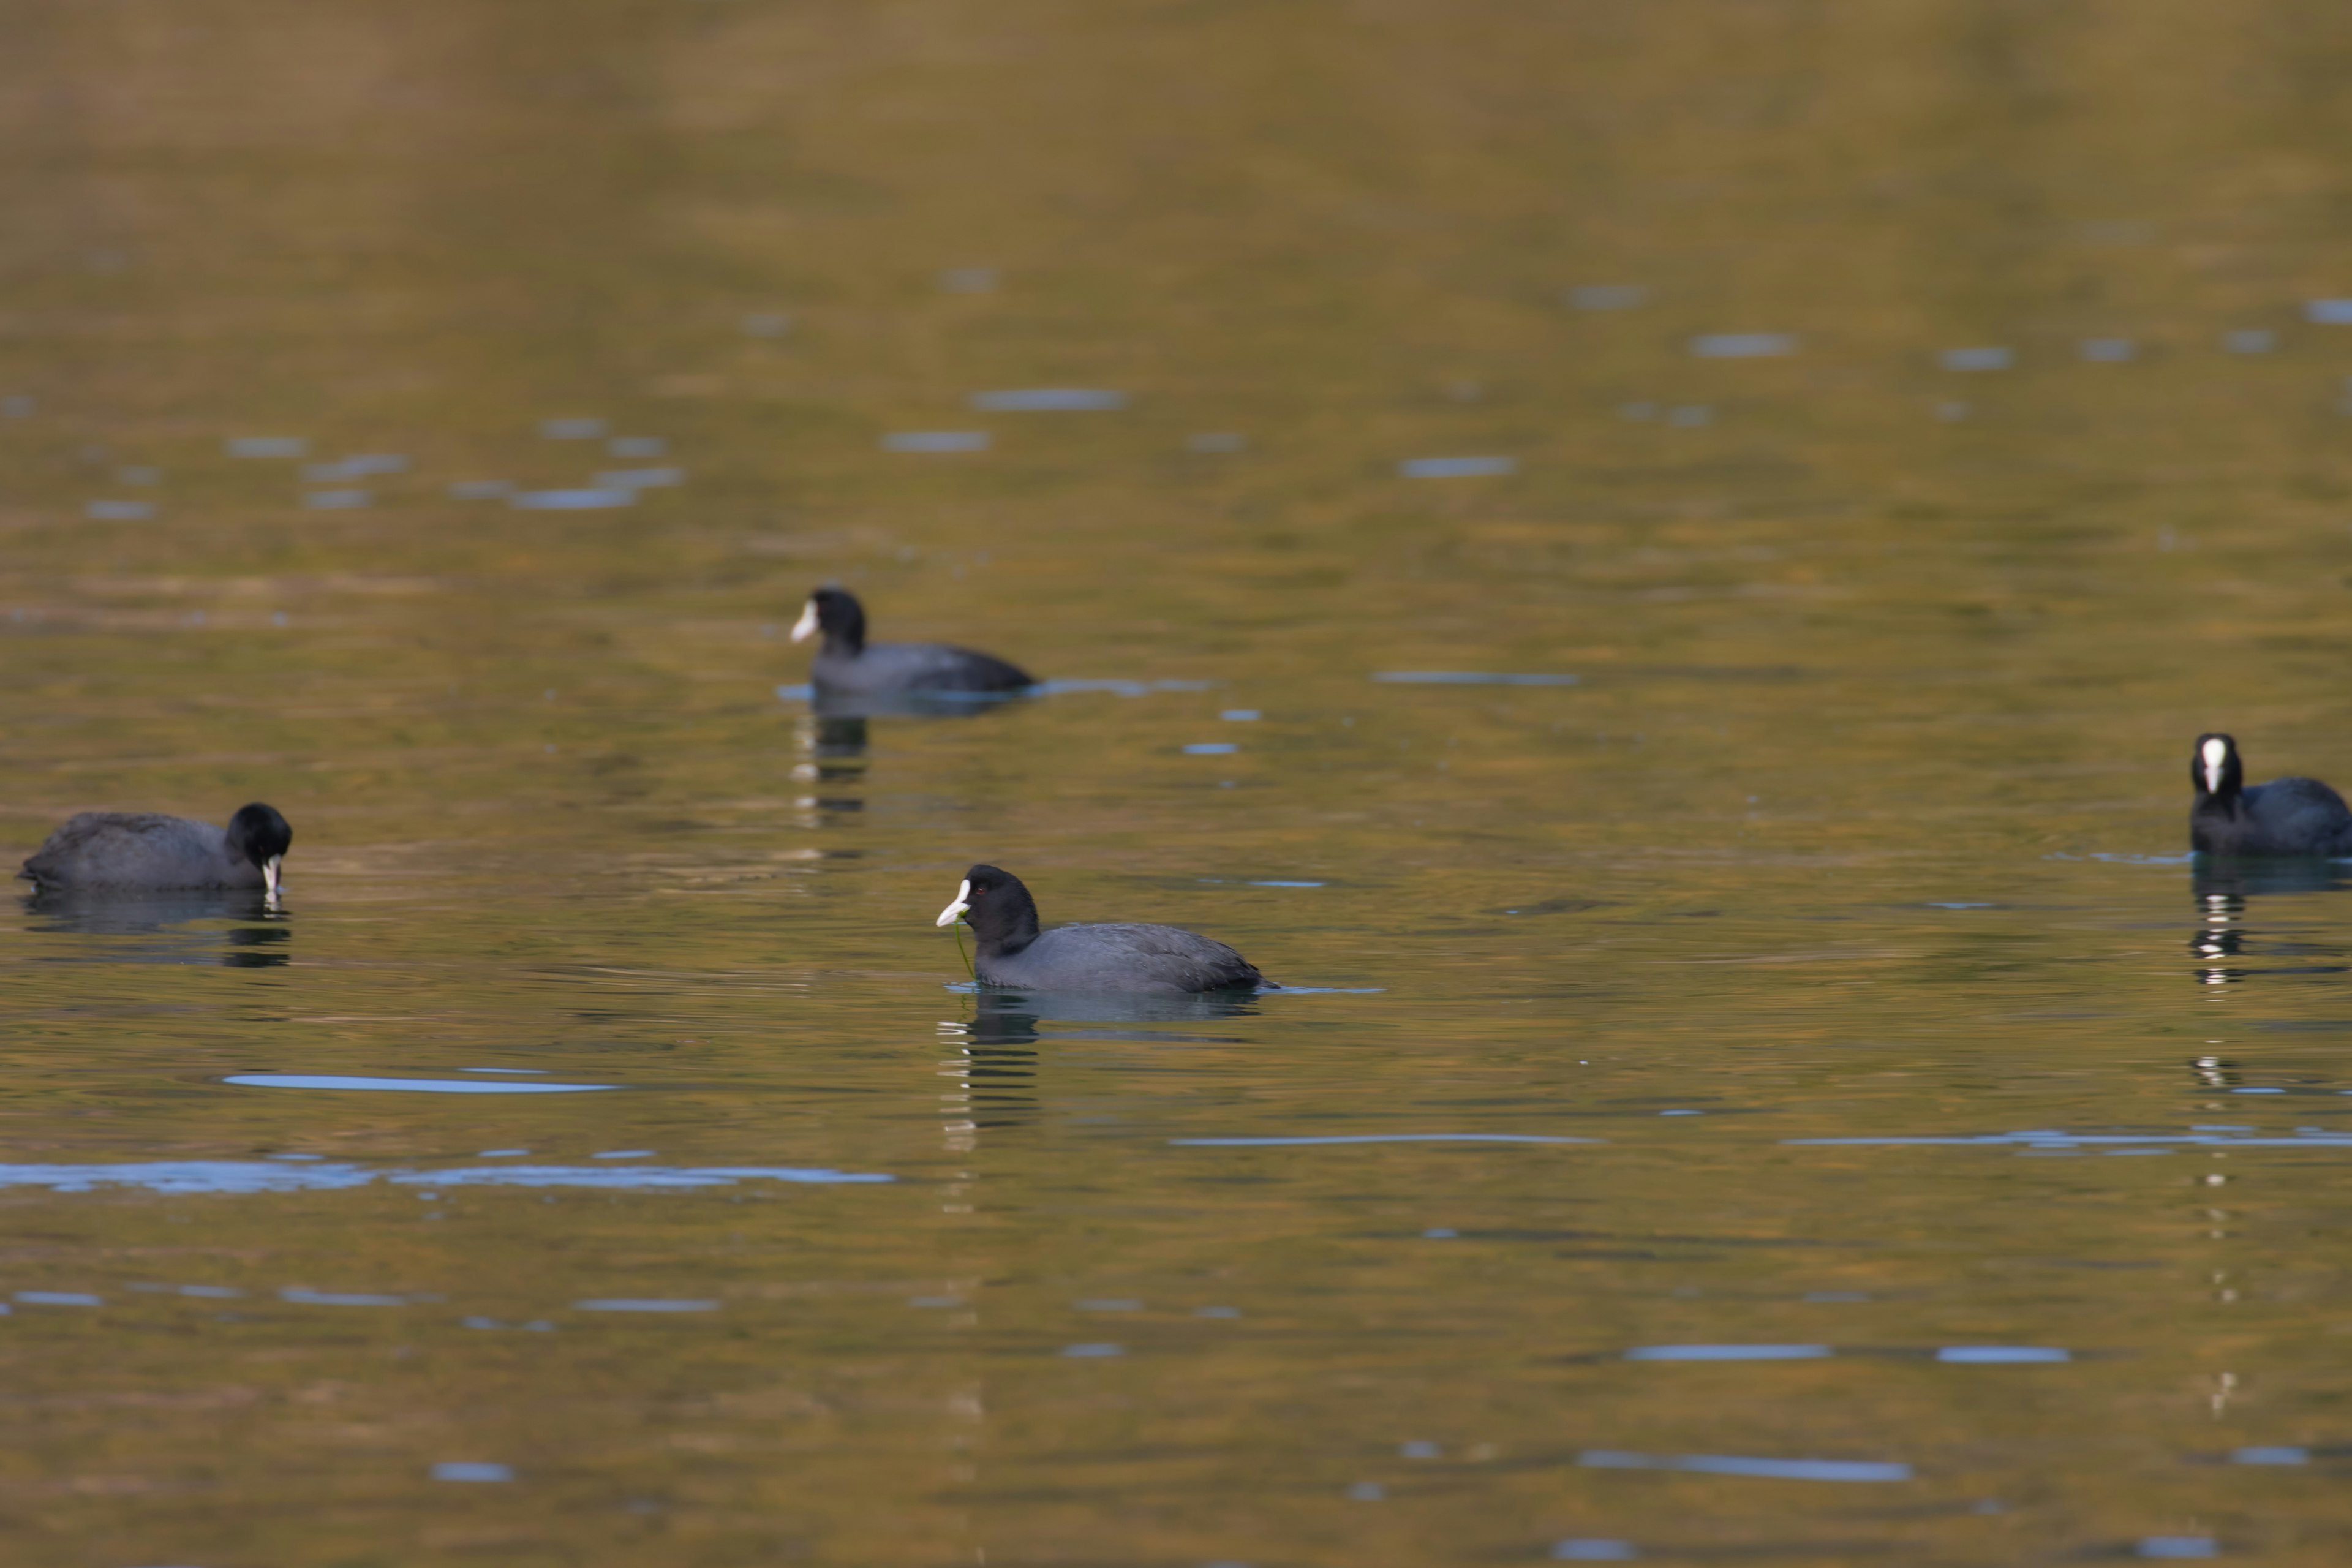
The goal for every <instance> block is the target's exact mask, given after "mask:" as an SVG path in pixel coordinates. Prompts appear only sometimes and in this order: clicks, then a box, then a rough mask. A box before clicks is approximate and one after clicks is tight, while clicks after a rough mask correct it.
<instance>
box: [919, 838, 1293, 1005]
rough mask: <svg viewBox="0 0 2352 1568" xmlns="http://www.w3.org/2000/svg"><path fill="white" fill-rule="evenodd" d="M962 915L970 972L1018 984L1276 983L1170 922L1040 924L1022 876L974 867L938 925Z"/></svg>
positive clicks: (1089, 989)
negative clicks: (970, 947) (970, 948)
mask: <svg viewBox="0 0 2352 1568" xmlns="http://www.w3.org/2000/svg"><path fill="white" fill-rule="evenodd" d="M959 919H961V921H963V922H964V923H965V924H967V925H969V926H971V930H972V935H973V937H974V939H975V941H976V943H977V945H978V948H979V952H978V955H977V956H976V957H975V958H974V959H973V961H972V970H973V973H974V975H975V976H976V977H977V978H978V979H979V980H980V981H981V983H982V984H986V985H1003V986H1008V987H1011V988H1012V989H1014V990H1019V991H1049V992H1050V991H1072V992H1085V993H1088V994H1097V993H1112V992H1158V993H1165V994H1184V993H1188V992H1196V991H1219V990H1223V989H1226V988H1228V987H1234V988H1238V987H1244V986H1265V987H1267V988H1268V989H1275V987H1274V986H1273V985H1272V984H1271V982H1269V981H1268V980H1267V979H1266V978H1265V976H1264V975H1262V974H1260V973H1258V972H1257V966H1256V965H1255V964H1254V963H1251V962H1250V961H1249V960H1248V959H1246V958H1244V957H1243V956H1242V955H1241V954H1240V953H1238V952H1234V950H1233V949H1232V948H1230V947H1227V946H1226V945H1225V944H1224V943H1223V942H1217V941H1214V940H1213V939H1211V938H1209V937H1205V936H1199V935H1196V934H1194V933H1193V932H1192V931H1180V930H1178V929H1177V928H1176V927H1174V926H1161V925H1126V924H1118V925H1074V926H1056V927H1055V929H1054V930H1052V931H1039V930H1038V927H1037V901H1036V900H1034V899H1033V898H1031V897H1030V896H1029V889H1027V888H1024V887H1023V886H1022V885H1021V879H1020V878H1018V877H1015V876H1014V875H1013V874H1012V873H1011V872H1010V871H1000V870H998V869H997V868H995V867H993V866H974V867H973V868H971V870H970V871H968V872H966V873H965V874H964V879H963V885H962V886H961V888H958V889H956V896H955V898H954V899H953V900H950V902H949V904H948V907H947V908H946V909H944V910H940V918H939V921H938V922H937V923H938V924H940V925H943V926H944V925H951V924H953V923H954V922H955V921H957V920H959Z"/></svg>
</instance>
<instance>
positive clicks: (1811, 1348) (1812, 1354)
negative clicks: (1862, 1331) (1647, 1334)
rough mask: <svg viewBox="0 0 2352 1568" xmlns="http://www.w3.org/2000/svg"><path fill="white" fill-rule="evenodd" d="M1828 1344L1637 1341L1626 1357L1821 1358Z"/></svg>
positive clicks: (1749, 1359) (1638, 1358)
mask: <svg viewBox="0 0 2352 1568" xmlns="http://www.w3.org/2000/svg"><path fill="white" fill-rule="evenodd" d="M1836 1353H1837V1352H1835V1351H1833V1350H1832V1349H1831V1348H1830V1347H1829V1346H1827V1345H1636V1346H1634V1347H1633V1349H1632V1350H1629V1351H1627V1352H1625V1359H1626V1360H1627V1361H1820V1360H1822V1358H1824V1357H1827V1356H1832V1355H1835V1354H1836Z"/></svg>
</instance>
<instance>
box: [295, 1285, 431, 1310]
mask: <svg viewBox="0 0 2352 1568" xmlns="http://www.w3.org/2000/svg"><path fill="white" fill-rule="evenodd" d="M278 1300H281V1301H291V1302H293V1303H294V1304H295V1305H296V1306H298V1307H405V1306H407V1305H408V1298H407V1297H405V1296H380V1295H376V1294H374V1293H373V1292H372V1291H366V1290H311V1289H305V1288H304V1287H302V1286H299V1285H289V1286H288V1287H287V1288H286V1289H283V1290H280V1291H279V1292H278Z"/></svg>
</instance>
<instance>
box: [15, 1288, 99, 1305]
mask: <svg viewBox="0 0 2352 1568" xmlns="http://www.w3.org/2000/svg"><path fill="white" fill-rule="evenodd" d="M16 1300H19V1301H22V1302H24V1303H25V1305H26V1306H28V1307H103V1306H105V1305H106V1298H105V1297H103V1296H92V1295H89V1294H88V1293H86V1292H84V1291H80V1290H19V1291H17V1292H16Z"/></svg>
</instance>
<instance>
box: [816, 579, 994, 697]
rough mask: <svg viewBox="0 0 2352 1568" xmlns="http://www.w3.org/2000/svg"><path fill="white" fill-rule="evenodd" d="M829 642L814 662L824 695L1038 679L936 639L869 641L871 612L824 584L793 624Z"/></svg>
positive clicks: (984, 687)
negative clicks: (928, 640)
mask: <svg viewBox="0 0 2352 1568" xmlns="http://www.w3.org/2000/svg"><path fill="white" fill-rule="evenodd" d="M819 632H822V633H824V644H823V645H822V646H821V647H819V648H818V649H817V656H816V658H814V659H813V660H811V661H810V663H809V684H810V685H811V686H814V688H816V690H817V693H818V695H819V696H824V695H827V694H832V695H837V696H849V697H889V696H893V695H898V694H902V693H908V692H923V691H1018V690H1020V689H1022V688H1024V687H1026V686H1034V685H1036V684H1037V682H1036V680H1035V679H1034V678H1032V677H1031V676H1030V674H1029V672H1028V671H1026V670H1024V669H1023V668H1020V667H1019V666H1017V665H1011V664H1007V663H1005V662H1004V661H1003V659H1001V658H994V657H992V656H991V655H989V654H984V653H974V652H973V651H972V650H971V649H970V648H968V647H949V646H948V645H947V644H946V643H936V642H877V643H869V642H867V641H866V611H865V608H864V606H862V605H859V604H858V602H857V601H856V598H855V597H853V596H852V595H849V594H846V593H845V592H843V591H842V590H841V589H839V588H819V589H818V590H817V591H816V592H815V593H814V594H811V595H809V600H808V606H807V608H805V609H803V610H802V611H801V618H800V619H799V620H798V621H797V622H795V623H794V624H793V641H794V642H805V641H806V640H807V639H808V638H810V637H814V636H815V635H816V634H817V633H819Z"/></svg>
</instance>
